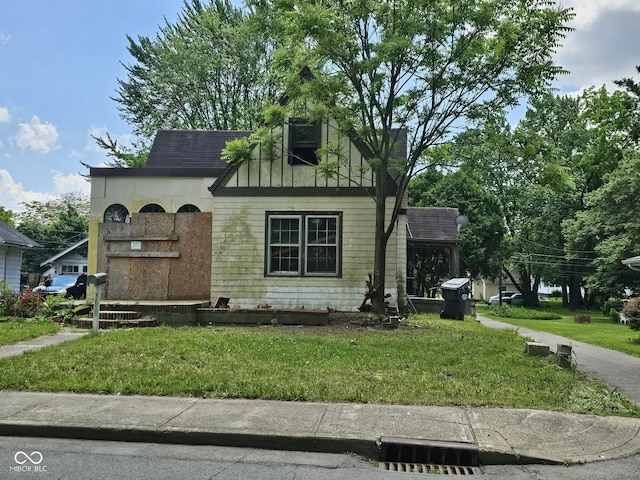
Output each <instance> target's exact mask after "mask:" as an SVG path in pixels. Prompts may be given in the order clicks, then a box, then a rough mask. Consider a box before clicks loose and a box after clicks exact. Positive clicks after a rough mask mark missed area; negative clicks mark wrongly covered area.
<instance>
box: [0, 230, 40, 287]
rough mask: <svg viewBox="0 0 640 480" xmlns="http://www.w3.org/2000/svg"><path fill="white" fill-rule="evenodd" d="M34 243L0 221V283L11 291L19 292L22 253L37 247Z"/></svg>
mask: <svg viewBox="0 0 640 480" xmlns="http://www.w3.org/2000/svg"><path fill="white" fill-rule="evenodd" d="M39 246H40V245H38V244H37V243H36V242H35V241H33V240H31V239H30V238H29V237H27V236H26V235H23V234H22V233H20V232H18V231H17V230H15V229H13V228H11V227H10V226H9V225H7V224H6V223H5V222H3V221H2V220H0V282H5V283H6V284H7V285H8V286H9V288H10V289H11V290H14V291H19V290H20V285H21V281H20V275H21V269H22V251H23V250H24V249H25V248H36V247H39Z"/></svg>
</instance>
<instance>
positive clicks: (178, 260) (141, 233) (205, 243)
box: [98, 213, 212, 300]
mask: <svg viewBox="0 0 640 480" xmlns="http://www.w3.org/2000/svg"><path fill="white" fill-rule="evenodd" d="M211 218H212V216H211V213H142V214H133V215H131V222H130V223H102V224H100V226H99V241H98V245H99V247H98V271H103V272H106V273H107V275H108V281H107V287H106V288H105V289H104V291H103V296H104V298H106V299H109V300H201V299H208V298H209V294H210V291H211ZM132 246H134V247H135V248H132Z"/></svg>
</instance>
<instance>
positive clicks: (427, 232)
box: [407, 207, 458, 243]
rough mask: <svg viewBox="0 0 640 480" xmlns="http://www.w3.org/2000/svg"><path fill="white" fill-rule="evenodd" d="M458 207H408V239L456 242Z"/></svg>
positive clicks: (423, 241)
mask: <svg viewBox="0 0 640 480" xmlns="http://www.w3.org/2000/svg"><path fill="white" fill-rule="evenodd" d="M457 216H458V209H457V208H448V207H443V208H439V207H408V208H407V239H408V240H409V241H410V242H411V241H413V242H415V243H455V242H457V239H458V227H457V226H456V217H457Z"/></svg>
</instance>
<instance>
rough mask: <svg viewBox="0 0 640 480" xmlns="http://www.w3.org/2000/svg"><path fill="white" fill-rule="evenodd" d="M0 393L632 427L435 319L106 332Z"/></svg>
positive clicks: (586, 384)
mask: <svg viewBox="0 0 640 480" xmlns="http://www.w3.org/2000/svg"><path fill="white" fill-rule="evenodd" d="M0 388H1V389H15V390H41V391H71V392H92V393H104V394H123V395H131V394H141V395H176V396H185V395H186V396H201V397H220V398H236V397H242V398H262V399H276V400H289V401H319V402H364V403H397V404H426V405H462V406H482V405H487V406H489V405H491V406H504V407H516V408H535V409H544V410H559V411H569V412H581V413H593V414H599V415H625V416H635V417H640V410H639V409H638V408H636V407H634V406H632V405H631V404H630V403H629V402H627V401H625V400H624V399H622V398H621V397H620V395H619V394H618V393H617V392H615V391H611V390H610V389H608V388H607V387H605V386H604V385H603V384H601V383H600V382H597V381H594V380H590V379H587V378H585V376H584V375H583V374H581V373H580V372H578V371H576V370H563V369H561V368H559V367H557V366H556V365H555V364H554V363H553V359H552V358H539V357H529V356H526V355H524V339H522V338H521V337H519V336H518V335H517V334H515V333H514V332H512V331H493V330H489V329H487V328H485V327H483V326H482V325H480V324H479V323H478V322H475V321H473V320H472V319H470V318H469V317H467V320H466V321H464V322H459V321H453V320H440V319H438V318H437V317H436V316H435V315H419V316H414V317H411V320H410V324H405V325H403V327H402V328H400V329H398V330H380V329H365V328H360V327H355V326H352V325H349V324H344V325H336V326H329V327H322V328H315V327H284V326H267V327H243V328H239V327H224V328H218V327H201V328H195V327H183V328H177V329H172V328H148V329H133V330H110V331H105V332H101V333H100V334H99V335H98V336H87V337H84V338H82V339H80V340H76V341H73V342H69V343H65V344H62V345H60V346H57V347H47V348H44V349H42V350H39V351H35V352H27V353H25V354H23V355H21V356H18V357H13V358H7V359H3V360H0Z"/></svg>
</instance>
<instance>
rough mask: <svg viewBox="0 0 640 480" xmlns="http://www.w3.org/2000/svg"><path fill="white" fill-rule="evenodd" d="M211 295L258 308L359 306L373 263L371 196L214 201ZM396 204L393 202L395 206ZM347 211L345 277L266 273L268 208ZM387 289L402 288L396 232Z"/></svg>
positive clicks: (344, 224)
mask: <svg viewBox="0 0 640 480" xmlns="http://www.w3.org/2000/svg"><path fill="white" fill-rule="evenodd" d="M214 205H215V207H214V214H213V235H212V252H213V258H212V276H211V285H212V287H211V298H212V300H213V301H215V299H216V298H217V297H229V298H230V299H231V301H230V303H231V305H238V306H240V307H242V308H255V307H256V306H257V305H259V304H270V305H272V306H273V307H278V308H296V307H297V308H299V307H302V306H304V307H305V308H314V309H317V308H320V309H324V308H326V307H332V308H336V309H339V310H355V309H356V308H357V307H358V306H359V305H360V302H361V301H362V298H363V292H364V288H365V280H366V279H367V274H368V272H371V271H372V268H373V251H374V239H373V235H372V233H373V231H374V229H375V215H374V214H373V206H374V204H373V200H372V199H371V198H369V197H366V196H363V197H315V198H308V197H307V198H305V197H254V198H251V199H244V198H237V197H218V198H216V199H215V201H214ZM390 210H391V207H389V211H390ZM267 211H271V212H275V211H278V212H282V213H287V214H295V213H299V212H317V213H327V212H331V213H333V212H341V213H342V237H341V238H342V242H341V252H340V256H341V260H342V261H341V276H339V277H313V276H293V277H287V276H268V275H265V253H266V241H265V235H266V221H267V220H266V212H267ZM387 251H388V252H389V254H388V256H387V278H386V283H387V284H386V287H387V291H388V292H389V293H391V294H392V295H394V297H395V292H396V288H395V286H396V271H397V268H398V266H397V264H396V258H397V257H396V251H397V245H396V240H395V235H394V236H393V237H392V239H391V240H390V242H389V245H388V249H387Z"/></svg>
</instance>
